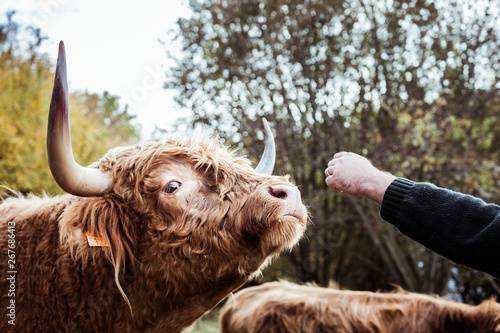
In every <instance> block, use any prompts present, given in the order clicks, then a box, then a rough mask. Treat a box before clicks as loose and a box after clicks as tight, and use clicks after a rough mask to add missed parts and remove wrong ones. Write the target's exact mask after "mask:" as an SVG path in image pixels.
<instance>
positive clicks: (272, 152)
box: [255, 118, 276, 175]
mask: <svg viewBox="0 0 500 333" xmlns="http://www.w3.org/2000/svg"><path fill="white" fill-rule="evenodd" d="M262 123H263V124H264V133H265V134H266V138H265V140H266V145H265V147H264V153H263V154H262V157H261V159H260V162H259V164H258V165H257V167H256V168H255V171H256V172H257V173H260V174H263V175H271V174H272V173H273V170H274V163H275V161H276V147H275V144H274V137H273V132H271V128H270V127H269V124H268V123H267V120H266V119H265V118H263V119H262Z"/></svg>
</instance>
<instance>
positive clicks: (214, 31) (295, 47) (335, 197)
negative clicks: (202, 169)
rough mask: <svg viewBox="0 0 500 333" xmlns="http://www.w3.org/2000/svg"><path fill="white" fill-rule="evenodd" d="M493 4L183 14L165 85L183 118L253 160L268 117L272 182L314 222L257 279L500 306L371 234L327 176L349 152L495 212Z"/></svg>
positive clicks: (388, 236) (220, 2)
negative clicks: (283, 180)
mask: <svg viewBox="0 0 500 333" xmlns="http://www.w3.org/2000/svg"><path fill="white" fill-rule="evenodd" d="M499 6H500V5H499V4H498V2H497V1H494V0H487V1H483V2H481V5H477V4H476V2H474V1H472V0H467V1H451V2H450V1H424V0H422V1H420V0H419V1H407V0H398V1H392V2H383V1H376V0H369V1H357V0H354V1H343V0H334V1H310V0H303V1H289V0H244V1H235V0H209V1H197V0H192V1H190V7H191V9H192V12H193V15H192V16H191V17H190V18H186V19H180V20H179V21H178V27H179V29H178V31H177V33H178V34H177V35H178V38H179V39H180V40H181V42H182V44H183V50H184V53H183V54H182V56H181V57H179V58H178V59H176V61H177V65H176V66H175V68H174V69H173V70H172V71H171V73H169V75H168V77H170V80H169V81H168V82H167V87H171V88H175V89H178V91H179V94H178V96H177V102H178V103H179V104H180V105H182V106H184V107H188V108H192V109H193V111H194V114H195V115H194V119H189V121H190V122H191V121H192V122H193V124H195V126H196V125H197V124H203V126H206V127H209V128H211V129H215V128H216V129H218V130H219V131H220V132H221V136H222V137H225V138H232V139H233V140H234V144H236V145H238V146H240V147H247V148H248V152H249V154H250V155H251V156H256V157H257V156H259V155H260V151H261V149H262V143H261V142H260V141H259V139H261V138H262V135H261V130H260V128H261V125H260V118H262V117H266V118H267V119H268V120H270V121H271V123H272V125H273V127H274V131H275V133H276V135H277V147H278V161H277V167H276V169H275V172H276V173H277V174H280V173H288V174H290V175H291V177H292V179H293V180H294V181H295V182H296V183H297V184H298V185H299V187H300V189H301V191H302V195H303V199H304V201H305V202H306V204H307V205H308V206H309V210H310V212H311V215H312V222H313V224H312V225H311V226H310V227H309V230H308V233H307V238H306V239H304V240H303V241H302V242H301V243H300V244H299V246H298V247H297V248H296V249H295V250H294V251H293V252H292V254H291V255H290V256H289V257H288V258H287V260H283V259H282V260H281V261H280V262H279V263H277V264H276V265H274V266H273V267H271V268H270V269H269V270H268V273H266V274H265V275H266V276H270V277H280V276H284V275H289V276H292V277H294V278H296V279H298V280H302V281H308V280H314V281H316V282H318V283H320V284H323V285H326V284H327V283H328V280H330V279H335V280H337V281H339V282H340V284H341V285H343V286H345V287H349V288H353V289H391V288H392V287H391V284H392V283H396V284H399V285H401V286H403V287H404V288H406V289H409V290H413V291H421V292H430V293H441V294H442V293H445V292H447V291H449V292H453V293H456V294H459V295H460V296H461V297H462V299H463V300H465V301H477V299H478V298H481V297H485V296H486V295H491V294H494V293H498V291H499V290H500V288H498V285H497V284H496V282H495V281H493V280H492V279H490V278H488V277H486V276H484V275H480V274H478V273H477V272H474V273H471V272H472V271H471V270H468V269H466V268H463V267H455V265H454V264H453V263H451V262H449V261H447V260H445V259H444V258H442V257H440V256H438V255H436V254H434V253H431V252H429V251H428V250H426V249H425V248H423V247H421V246H420V245H418V244H416V243H415V242H412V241H410V240H408V239H407V238H405V237H404V236H402V235H400V234H398V232H397V231H396V230H395V229H394V228H393V227H391V226H390V225H388V224H386V223H383V222H381V221H380V218H379V216H378V207H377V206H376V205H374V204H373V203H371V202H368V201H367V200H358V199H355V198H351V197H347V196H345V195H341V194H335V193H333V192H332V191H330V190H329V189H328V188H327V187H326V185H325V184H324V174H323V171H324V169H325V168H326V166H327V163H328V161H329V160H330V159H331V158H332V155H333V153H335V152H336V151H339V150H351V151H355V152H359V153H361V154H364V155H367V156H368V157H369V158H370V159H371V160H372V161H373V163H374V164H375V165H377V166H380V167H381V168H383V169H385V170H387V171H390V172H393V173H396V174H398V175H400V176H405V177H408V178H411V179H414V180H416V181H432V182H435V183H436V184H438V185H441V186H446V187H450V188H452V189H455V190H458V191H463V192H467V193H472V194H475V195H478V196H481V197H483V198H485V199H487V200H490V201H494V202H500V192H499V189H500V186H499V182H498V179H500V178H499V176H500V175H499V167H498V161H499V160H500V159H499V157H500V156H499V154H500V143H499V142H500V141H499V139H500V138H499V137H498V136H499V134H498V133H499V131H498V130H499V128H498V126H499V122H498V120H497V119H498V117H499V116H500V114H499V112H500V109H499V107H498V105H499V104H498V101H499V100H500V96H499V90H498V89H499V87H498V83H497V82H498V78H499V76H500V67H499V65H498V64H499V63H500V38H499V37H500V31H499V28H498V27H499V25H498V17H496V16H495V15H499V14H498V13H499ZM471 276H474V278H471ZM450 280H454V282H455V283H456V285H457V288H456V289H455V290H448V286H449V281H450ZM466 285H467V288H466V287H465V286H466ZM476 296H477V297H476Z"/></svg>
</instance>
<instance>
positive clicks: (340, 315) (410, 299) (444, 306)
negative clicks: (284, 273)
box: [220, 282, 500, 333]
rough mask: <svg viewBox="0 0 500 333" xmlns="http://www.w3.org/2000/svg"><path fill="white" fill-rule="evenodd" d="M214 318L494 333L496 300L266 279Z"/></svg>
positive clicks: (285, 330)
mask: <svg viewBox="0 0 500 333" xmlns="http://www.w3.org/2000/svg"><path fill="white" fill-rule="evenodd" d="M220 322H221V328H222V333H308V332H315V333H320V332H321V333H328V332H336V333H376V332H377V333H401V332H404V333H437V332H441V333H459V332H460V333H466V332H470V333H486V332H500V304H498V303H496V302H495V301H494V300H488V301H485V302H483V303H482V304H480V305H478V306H472V305H466V304H461V303H456V302H452V301H448V300H445V299H443V298H440V297H435V296H428V295H422V294H416V293H408V292H404V291H402V290H398V291H396V292H392V293H379V292H362V291H349V290H339V289H338V288H321V287H317V286H312V285H305V286H303V285H296V284H292V283H289V282H271V283H265V284H263V285H260V286H257V287H251V288H247V289H244V290H242V291H239V292H237V293H236V294H235V295H234V297H231V298H229V299H228V300H227V301H226V304H225V305H224V307H223V308H222V310H221V315H220Z"/></svg>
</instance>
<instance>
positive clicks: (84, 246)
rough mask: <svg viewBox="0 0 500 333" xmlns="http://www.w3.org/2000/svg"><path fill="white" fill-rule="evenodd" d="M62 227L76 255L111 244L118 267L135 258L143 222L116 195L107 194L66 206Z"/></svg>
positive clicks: (131, 262) (110, 247)
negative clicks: (135, 245)
mask: <svg viewBox="0 0 500 333" xmlns="http://www.w3.org/2000/svg"><path fill="white" fill-rule="evenodd" d="M60 227H61V229H60V230H61V241H62V242H63V244H64V243H65V244H67V245H68V246H69V248H70V251H71V252H72V253H73V255H76V256H78V257H82V258H85V257H88V256H89V252H92V250H91V248H94V249H95V250H96V248H97V247H101V248H108V250H107V251H106V252H107V253H108V254H109V255H110V259H111V261H112V262H113V265H115V267H116V265H117V266H123V265H125V264H129V263H130V264H133V263H134V262H135V260H134V259H133V256H134V244H137V243H138V239H139V235H140V228H141V225H140V223H139V219H138V217H137V216H136V215H135V213H134V212H133V211H132V210H130V209H129V208H128V206H127V205H125V204H123V203H121V202H120V201H118V200H116V199H113V198H109V197H106V196H104V197H92V198H86V199H83V200H79V201H77V202H75V203H73V204H71V205H69V206H68V207H67V208H66V209H65V211H64V213H63V214H62V215H61V219H60ZM93 252H94V253H93V254H95V251H93ZM90 256H92V254H90Z"/></svg>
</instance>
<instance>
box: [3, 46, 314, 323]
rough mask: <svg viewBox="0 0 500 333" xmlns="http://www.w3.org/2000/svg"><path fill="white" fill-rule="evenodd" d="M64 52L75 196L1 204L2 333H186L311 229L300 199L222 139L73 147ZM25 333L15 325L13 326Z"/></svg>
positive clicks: (56, 150) (65, 184)
mask: <svg viewBox="0 0 500 333" xmlns="http://www.w3.org/2000/svg"><path fill="white" fill-rule="evenodd" d="M67 89H68V88H67V79H66V61H65V52H64V45H63V44H62V42H61V44H60V46H59V57H58V63H57V68H56V76H55V81H54V90H53V95H52V100H51V106H50V112H49V125H48V136H47V149H48V158H49V166H50V168H51V171H52V174H53V176H54V178H55V180H56V181H57V183H58V184H59V185H60V186H61V187H62V189H64V190H65V191H66V192H68V194H65V195H62V196H57V197H42V198H38V197H32V196H31V197H27V198H25V197H19V198H9V199H6V200H5V201H4V202H3V203H2V204H1V205H0V258H1V260H0V272H1V278H0V290H1V294H0V332H7V331H17V332H37V333H39V332H170V333H172V332H180V331H181V330H183V329H184V328H186V327H189V326H190V325H192V324H193V323H194V322H195V321H196V320H197V319H198V318H200V317H201V316H202V315H203V314H204V313H206V312H207V311H209V310H210V309H212V308H213V307H214V306H216V305H217V304H218V303H219V302H220V301H221V300H223V299H224V298H225V297H226V296H227V295H228V294H229V293H231V292H232V291H233V290H236V289H237V288H238V287H240V286H241V285H243V284H244V283H245V282H246V281H248V280H249V279H250V278H251V277H252V276H254V275H255V274H257V273H258V272H259V271H260V269H261V268H262V267H263V266H264V265H265V264H266V263H268V262H269V261H270V259H271V258H272V257H275V256H277V255H278V254H279V253H280V252H281V251H283V250H285V249H287V248H290V247H291V246H293V245H294V244H295V243H296V242H297V241H298V240H299V238H300V237H301V235H302V234H303V232H304V230H305V227H306V221H307V214H306V210H305V207H304V206H303V204H302V202H301V199H300V192H299V190H298V189H297V188H296V187H295V186H294V185H292V184H291V183H290V182H289V181H288V178H287V177H278V176H272V175H271V173H272V170H273V167H274V158H275V149H274V141H273V138H272V133H270V129H269V127H268V125H267V123H266V122H264V126H265V133H266V146H265V148H264V154H263V157H262V160H261V162H260V163H259V165H258V166H257V168H256V169H253V168H252V167H251V166H250V161H249V160H248V159H246V158H243V157H238V156H236V153H235V152H234V151H231V150H229V149H227V148H225V147H223V146H222V145H220V144H219V143H218V142H217V141H216V140H215V139H214V140H201V141H194V140H186V141H174V140H172V141H168V142H166V143H153V142H150V143H144V144H138V145H134V146H128V147H119V148H115V149H112V150H110V151H109V152H108V153H107V154H106V155H104V157H102V158H101V159H100V160H99V161H98V162H95V163H94V164H92V165H90V166H89V167H82V166H80V165H78V164H77V163H76V162H75V160H74V157H73V154H72V150H71V140H70V132H69V116H68V90H67ZM14 324H15V326H14Z"/></svg>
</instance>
